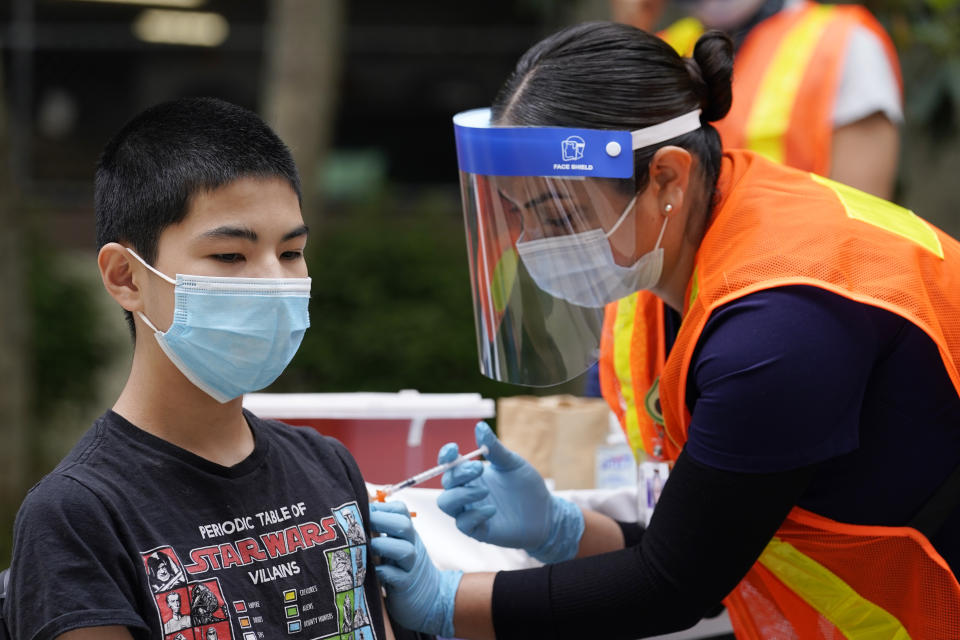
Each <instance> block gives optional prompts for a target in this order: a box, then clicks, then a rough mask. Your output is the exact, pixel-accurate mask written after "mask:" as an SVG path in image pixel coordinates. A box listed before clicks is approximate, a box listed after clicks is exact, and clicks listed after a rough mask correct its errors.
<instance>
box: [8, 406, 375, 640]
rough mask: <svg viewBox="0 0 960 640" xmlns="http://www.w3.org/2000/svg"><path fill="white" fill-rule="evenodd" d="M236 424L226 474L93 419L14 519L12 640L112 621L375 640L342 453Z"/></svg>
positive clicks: (362, 521)
mask: <svg viewBox="0 0 960 640" xmlns="http://www.w3.org/2000/svg"><path fill="white" fill-rule="evenodd" d="M245 416H246V418H247V422H248V423H249V424H250V428H251V429H252V431H253V434H254V437H255V439H256V446H255V448H254V451H253V453H252V454H251V455H250V456H249V457H248V458H246V459H245V460H243V461H242V462H240V463H239V464H237V465H234V466H232V467H223V466H220V465H218V464H216V463H213V462H210V461H209V460H205V459H203V458H201V457H199V456H196V455H194V454H192V453H190V452H188V451H185V450H183V449H181V448H179V447H176V446H174V445H172V444H170V443H169V442H166V441H164V440H161V439H160V438H157V437H155V436H152V435H150V434H148V433H147V432H145V431H142V430H141V429H138V428H137V427H135V426H133V425H132V424H130V423H129V422H127V421H126V420H124V419H123V418H122V417H121V416H119V415H117V414H116V413H113V412H112V411H108V412H107V413H106V414H104V415H103V416H101V417H100V418H99V419H98V420H97V421H96V422H95V423H94V425H93V427H92V428H91V429H90V430H89V431H88V432H87V433H86V434H85V435H84V437H83V438H82V439H81V440H80V441H79V442H78V443H77V445H76V446H75V447H74V448H73V450H72V451H71V452H70V454H69V455H68V456H67V457H66V458H64V460H63V461H62V462H61V463H60V464H59V465H58V466H57V468H56V469H55V470H54V471H53V472H52V473H50V474H49V475H48V476H46V477H45V478H44V479H43V480H41V481H40V482H39V483H38V484H37V485H36V486H35V487H34V488H33V489H31V491H30V492H29V493H28V495H27V497H26V499H25V500H24V502H23V505H22V506H21V508H20V511H19V513H18V515H17V521H16V525H15V533H14V550H13V563H12V569H11V581H10V591H9V597H8V599H7V605H6V606H7V610H6V616H7V619H8V621H9V625H10V627H11V631H12V633H13V637H15V638H18V639H22V640H34V639H43V640H45V639H48V638H55V637H57V636H58V635H60V634H62V633H65V632H67V631H69V630H71V629H76V628H80V627H90V626H103V625H123V626H126V627H128V628H129V629H130V632H131V633H132V634H133V636H134V638H136V639H137V640H140V639H146V638H150V639H151V640H261V639H263V638H281V637H283V638H290V639H296V638H301V639H304V640H307V639H313V638H321V637H329V636H333V637H341V638H351V640H374V639H375V638H383V637H384V631H383V628H384V627H383V618H382V615H381V607H380V592H379V588H378V583H377V581H376V575H375V572H374V571H372V569H370V567H369V559H370V555H369V554H368V553H367V540H368V539H369V537H370V530H369V526H368V523H367V517H366V515H367V513H368V511H367V509H368V505H367V495H366V490H365V488H364V484H363V479H362V477H361V475H360V471H359V469H358V468H357V466H356V463H355V462H354V460H353V458H352V457H351V456H350V454H349V453H348V452H347V450H346V449H345V448H344V446H343V445H342V444H340V443H339V442H337V441H336V440H333V439H332V438H327V437H324V436H321V435H320V434H318V433H317V432H315V431H313V430H312V429H306V428H295V427H290V426H288V425H285V424H282V423H279V422H273V421H267V420H260V419H259V418H257V417H256V416H254V415H252V414H250V413H245ZM368 569H370V570H368Z"/></svg>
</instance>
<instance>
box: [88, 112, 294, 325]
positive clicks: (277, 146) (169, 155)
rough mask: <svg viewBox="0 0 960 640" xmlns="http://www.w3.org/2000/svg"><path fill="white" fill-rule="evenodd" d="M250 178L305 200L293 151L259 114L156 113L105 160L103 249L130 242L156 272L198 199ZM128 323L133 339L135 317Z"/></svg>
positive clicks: (97, 188)
mask: <svg viewBox="0 0 960 640" xmlns="http://www.w3.org/2000/svg"><path fill="white" fill-rule="evenodd" d="M244 177H265V178H266V177H278V178H283V179H285V180H287V181H288V182H289V183H290V186H291V187H292V188H293V190H294V191H295V192H296V193H297V198H298V199H299V198H301V193H300V176H299V175H298V174H297V168H296V165H295V164H294V162H293V157H292V156H291V155H290V150H289V149H288V148H287V147H286V145H284V144H283V142H282V141H281V140H280V138H278V137H277V135H276V134H275V133H274V132H273V131H272V130H271V129H270V127H268V126H267V124H266V123H265V122H264V121H263V120H262V119H261V118H260V116H258V115H257V114H255V113H253V112H252V111H249V110H247V109H244V108H242V107H238V106H236V105H233V104H230V103H229V102H224V101H223V100H217V99H215V98H182V99H179V100H173V101H170V102H164V103H161V104H158V105H156V106H154V107H151V108H149V109H147V110H146V111H143V112H142V113H140V114H139V115H137V116H135V117H134V118H133V119H132V120H130V122H128V123H127V124H126V125H124V127H123V128H122V129H120V131H119V132H118V133H117V134H116V135H114V136H113V138H112V139H111V140H110V142H108V143H107V146H106V147H105V148H104V150H103V154H102V155H101V156H100V161H99V163H98V164H97V172H96V178H95V179H94V209H95V210H96V214H97V248H98V249H99V248H100V247H102V246H103V245H105V244H107V243H108V242H126V243H129V244H131V245H132V246H133V248H134V250H135V251H136V252H137V253H138V254H139V255H140V256H141V257H142V258H143V259H144V260H146V261H147V262H148V263H150V264H153V263H154V261H155V260H156V259H157V247H158V242H159V239H160V234H161V233H162V232H163V230H164V229H166V228H167V227H168V226H169V225H172V224H176V223H178V222H180V221H181V220H183V218H184V217H185V216H186V215H187V211H188V209H189V205H190V200H191V198H192V197H193V196H194V195H196V194H197V193H199V192H202V191H209V190H212V189H216V188H217V187H221V186H223V185H226V184H228V183H230V182H233V181H234V180H237V179H239V178H244ZM126 317H127V322H128V323H129V325H130V330H131V332H133V331H134V323H133V317H132V316H131V315H130V313H129V312H126Z"/></svg>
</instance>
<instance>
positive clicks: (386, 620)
mask: <svg viewBox="0 0 960 640" xmlns="http://www.w3.org/2000/svg"><path fill="white" fill-rule="evenodd" d="M380 611H381V612H383V633H384V636H385V637H386V638H387V640H396V636H394V635H393V627H391V626H390V616H389V614H388V613H387V603H386V602H385V601H384V599H383V595H381V596H380Z"/></svg>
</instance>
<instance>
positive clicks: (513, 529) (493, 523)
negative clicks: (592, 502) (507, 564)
mask: <svg viewBox="0 0 960 640" xmlns="http://www.w3.org/2000/svg"><path fill="white" fill-rule="evenodd" d="M474 433H475V435H476V438H477V445H478V446H481V445H487V448H488V449H489V450H490V451H489V453H488V454H487V456H486V457H487V460H488V461H489V463H488V464H483V463H481V462H478V461H469V462H464V463H462V464H460V465H458V466H456V467H454V468H452V469H450V470H449V471H447V472H446V473H444V474H443V479H442V482H443V487H444V491H443V493H441V494H440V497H439V498H437V506H438V507H440V509H441V510H442V511H443V512H444V513H446V514H447V515H449V516H453V517H454V518H456V520H457V528H458V529H460V531H462V532H464V533H465V534H467V535H468V536H470V537H471V538H475V539H477V540H480V541H481V542H489V543H491V544H495V545H499V546H501V547H513V548H516V549H523V550H525V551H526V552H527V553H529V554H530V555H531V556H533V557H534V558H536V559H537V560H540V561H541V562H544V563H550V562H560V561H562V560H569V559H570V558H573V557H574V556H575V555H576V554H577V548H578V547H579V546H580V537H581V536H582V535H583V512H582V511H580V507H578V506H577V505H575V504H573V503H572V502H570V501H568V500H564V499H563V498H558V497H557V496H554V495H552V494H551V493H550V492H549V491H548V490H547V487H546V485H545V484H544V483H543V478H541V477H540V474H539V473H537V470H536V469H534V468H533V467H532V466H530V463H529V462H527V461H526V460H524V459H523V458H521V457H520V456H519V455H517V454H516V453H514V452H513V451H510V450H509V449H507V448H506V447H504V446H503V444H501V443H500V441H499V440H498V439H497V436H495V435H494V434H493V431H492V430H491V429H490V427H489V426H488V425H487V423H486V422H479V423H477V427H476V429H475V431H474ZM457 455H459V452H458V450H457V445H456V443H454V442H451V443H448V444H445V445H444V446H443V448H442V449H440V454H439V455H438V457H437V461H438V462H440V463H443V462H450V461H451V460H454V459H455V458H456V457H457Z"/></svg>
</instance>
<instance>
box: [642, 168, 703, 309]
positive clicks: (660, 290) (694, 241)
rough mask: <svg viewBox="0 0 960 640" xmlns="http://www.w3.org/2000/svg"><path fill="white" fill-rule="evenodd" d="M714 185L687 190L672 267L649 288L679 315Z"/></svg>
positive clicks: (694, 264) (684, 300) (698, 248)
mask: <svg viewBox="0 0 960 640" xmlns="http://www.w3.org/2000/svg"><path fill="white" fill-rule="evenodd" d="M716 198H717V193H716V187H709V186H706V185H704V186H702V187H701V188H699V189H696V190H693V191H691V198H690V199H689V200H688V201H686V202H685V203H684V205H683V210H682V211H681V212H680V215H679V216H678V218H679V219H678V221H677V222H679V223H681V227H682V231H681V233H682V236H681V238H680V240H679V243H678V245H677V249H676V251H677V258H676V261H675V262H674V263H673V265H672V267H671V268H670V269H668V270H666V271H665V272H664V277H663V280H661V281H660V283H659V284H658V285H657V287H655V288H654V289H651V291H652V293H653V294H654V295H656V296H657V297H658V298H660V299H661V300H663V301H664V302H665V303H666V304H667V305H668V306H670V307H671V308H673V309H674V310H676V311H677V312H678V313H680V314H681V315H683V313H684V311H685V303H686V299H685V298H686V295H687V286H688V285H689V284H690V280H691V278H693V271H694V268H695V267H696V263H697V252H698V251H699V250H700V242H701V241H702V240H703V236H704V234H705V233H706V231H707V227H708V226H709V225H710V220H711V218H712V216H713V211H714V208H715V207H716V206H718V203H719V201H716Z"/></svg>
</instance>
